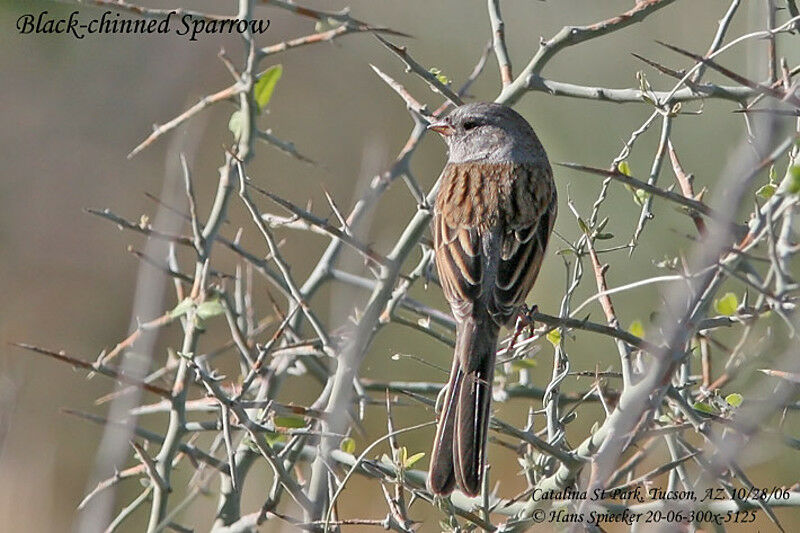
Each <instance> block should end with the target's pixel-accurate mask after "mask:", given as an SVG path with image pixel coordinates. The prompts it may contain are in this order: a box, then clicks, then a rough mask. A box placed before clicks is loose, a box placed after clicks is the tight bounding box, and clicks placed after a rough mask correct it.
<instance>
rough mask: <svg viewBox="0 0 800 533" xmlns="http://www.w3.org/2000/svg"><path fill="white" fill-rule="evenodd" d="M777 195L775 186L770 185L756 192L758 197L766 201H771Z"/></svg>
mask: <svg viewBox="0 0 800 533" xmlns="http://www.w3.org/2000/svg"><path fill="white" fill-rule="evenodd" d="M773 194H775V185H773V184H772V183H768V184H767V185H764V186H763V187H761V188H760V189H758V190H757V191H756V195H757V196H758V197H759V198H763V199H764V200H769V199H770V198H772V195H773Z"/></svg>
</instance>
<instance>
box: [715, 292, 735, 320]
mask: <svg viewBox="0 0 800 533" xmlns="http://www.w3.org/2000/svg"><path fill="white" fill-rule="evenodd" d="M738 307H739V299H738V298H736V295H735V294H734V293H732V292H729V293H727V294H725V296H723V297H722V298H720V299H718V300H714V309H716V310H717V313H719V314H721V315H725V316H732V315H734V314H736V309H737V308H738Z"/></svg>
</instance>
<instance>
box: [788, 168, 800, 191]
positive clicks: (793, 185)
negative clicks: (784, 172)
mask: <svg viewBox="0 0 800 533" xmlns="http://www.w3.org/2000/svg"><path fill="white" fill-rule="evenodd" d="M789 176H790V180H789V186H788V187H787V188H786V191H787V192H789V193H790V194H798V193H800V165H792V166H791V167H789Z"/></svg>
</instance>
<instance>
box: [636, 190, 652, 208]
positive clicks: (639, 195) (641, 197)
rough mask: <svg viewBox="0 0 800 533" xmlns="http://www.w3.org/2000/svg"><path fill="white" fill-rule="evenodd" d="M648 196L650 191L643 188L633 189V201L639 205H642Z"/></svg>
mask: <svg viewBox="0 0 800 533" xmlns="http://www.w3.org/2000/svg"><path fill="white" fill-rule="evenodd" d="M648 198H650V193H649V192H647V191H645V190H644V189H636V190H635V191H633V201H634V202H636V204H637V205H639V206H643V205H644V203H645V202H646V201H647V199H648Z"/></svg>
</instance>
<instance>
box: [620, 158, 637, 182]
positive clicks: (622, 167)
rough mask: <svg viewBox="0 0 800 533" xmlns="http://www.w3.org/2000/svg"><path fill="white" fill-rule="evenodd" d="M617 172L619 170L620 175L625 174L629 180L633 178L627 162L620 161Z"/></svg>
mask: <svg viewBox="0 0 800 533" xmlns="http://www.w3.org/2000/svg"><path fill="white" fill-rule="evenodd" d="M617 170H619V172H620V174H624V175H626V176H628V177H629V178H630V177H631V176H633V174H632V173H631V166H630V165H629V164H628V161H627V160H626V161H620V162H619V164H617Z"/></svg>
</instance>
